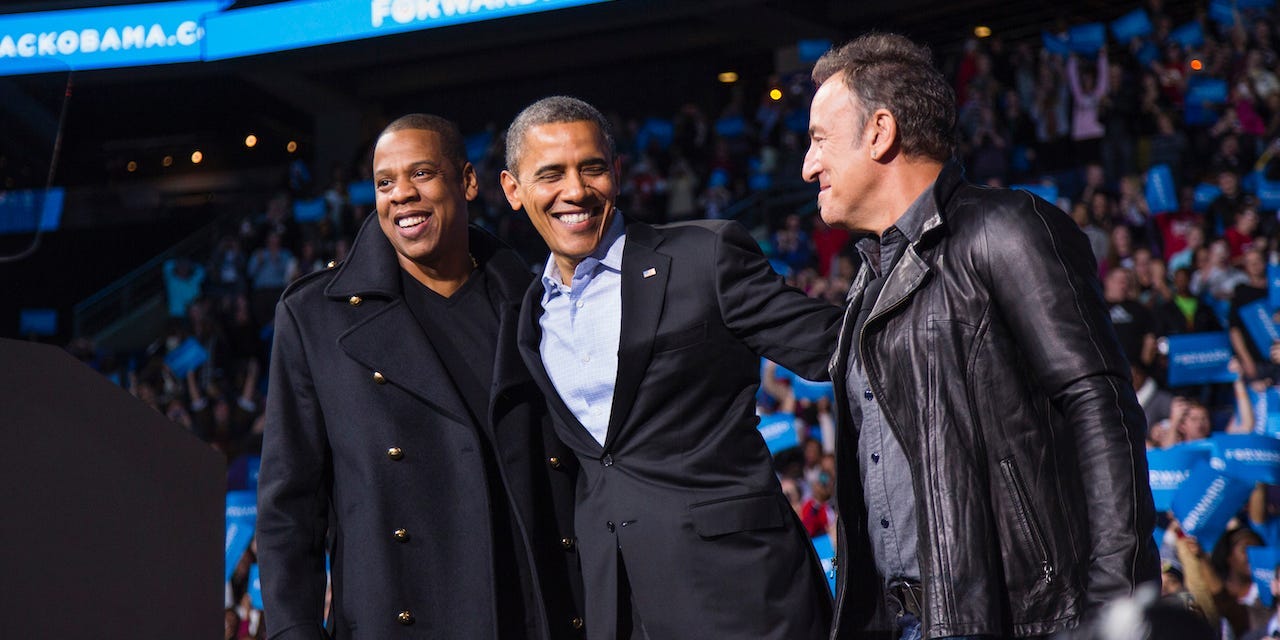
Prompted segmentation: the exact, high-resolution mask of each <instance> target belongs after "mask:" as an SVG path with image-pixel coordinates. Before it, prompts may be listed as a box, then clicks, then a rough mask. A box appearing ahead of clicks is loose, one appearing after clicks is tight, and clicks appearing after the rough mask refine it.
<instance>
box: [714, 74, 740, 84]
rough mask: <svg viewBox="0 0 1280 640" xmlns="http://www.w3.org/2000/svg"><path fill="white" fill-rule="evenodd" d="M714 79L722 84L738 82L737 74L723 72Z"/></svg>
mask: <svg viewBox="0 0 1280 640" xmlns="http://www.w3.org/2000/svg"><path fill="white" fill-rule="evenodd" d="M716 79H718V80H720V82H723V83H725V84H733V83H735V82H737V81H738V72H737V71H723V72H721V73H720V75H718V76H716Z"/></svg>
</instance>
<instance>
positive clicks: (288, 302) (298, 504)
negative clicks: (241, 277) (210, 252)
mask: <svg viewBox="0 0 1280 640" xmlns="http://www.w3.org/2000/svg"><path fill="white" fill-rule="evenodd" d="M373 164H374V166H373V170H374V183H375V186H376V205H377V213H376V214H374V215H371V216H369V218H368V220H366V221H365V223H364V226H363V227H362V228H361V230H360V233H359V235H358V236H357V237H356V241H355V243H354V245H353V246H352V248H351V252H350V254H349V257H348V259H347V260H346V262H345V263H344V264H342V265H341V266H340V267H335V268H331V269H329V270H327V271H323V272H318V273H315V274H312V275H310V276H307V277H305V278H303V279H301V280H300V281H298V283H297V284H295V285H293V286H292V287H291V288H290V289H289V290H288V291H286V292H285V294H284V297H283V299H282V300H281V301H280V304H279V306H278V307H277V310H276V333H275V344H274V347H273V348H274V350H273V353H272V357H271V393H270V395H269V397H268V403H267V427H266V431H265V433H264V438H263V439H264V441H263V459H262V470H261V474H260V480H259V487H260V489H259V511H258V557H259V561H260V563H261V566H262V586H263V589H262V592H263V598H264V601H265V604H266V621H267V631H268V634H269V637H271V638H273V640H274V639H286V638H287V639H292V638H299V639H303V638H305V639H308V640H314V639H316V638H322V637H332V638H376V639H379V640H383V639H387V638H440V637H449V638H468V639H469V640H472V639H475V640H524V639H527V638H574V637H577V636H579V635H581V632H580V631H579V629H580V628H581V627H582V619H581V618H580V617H577V616H576V614H575V612H574V610H573V605H572V602H573V597H572V595H571V594H572V593H573V591H574V589H573V588H572V587H571V584H570V580H569V576H570V575H574V574H576V573H577V571H576V567H571V566H570V565H568V564H566V562H565V555H564V552H563V551H562V550H561V549H560V539H561V538H562V537H564V536H565V535H570V534H567V533H565V532H562V531H560V530H559V528H560V525H564V526H566V527H567V526H569V525H570V518H571V512H572V480H571V477H570V475H569V474H568V473H566V472H569V471H570V470H571V469H572V467H573V465H572V464H571V461H570V460H569V459H568V458H569V456H568V455H567V452H566V453H561V452H560V451H559V450H558V447H561V446H562V445H559V444H558V443H557V442H556V440H555V437H554V435H553V434H552V433H551V428H550V424H549V422H548V421H547V420H546V419H545V418H546V407H545V403H544V401H543V399H542V397H541V395H540V394H539V392H538V389H537V386H536V385H535V384H534V383H533V380H532V378H531V377H530V376H529V373H528V371H527V369H526V368H525V366H524V364H523V362H521V358H520V356H519V355H518V353H517V352H516V346H515V337H516V332H515V321H516V318H517V311H518V309H519V303H520V296H521V294H522V293H523V292H524V290H525V289H526V288H527V287H528V285H529V281H530V279H531V278H530V274H529V271H528V269H527V268H526V266H525V264H524V263H523V262H522V261H521V260H519V259H518V258H517V257H516V255H515V254H514V253H513V252H512V251H511V250H510V249H507V248H505V247H503V246H502V245H501V244H500V243H498V241H497V240H496V239H495V238H493V237H492V236H490V235H488V234H487V233H484V232H483V231H481V230H479V229H476V228H469V227H468V226H467V202H468V201H470V200H472V199H473V198H475V196H476V192H477V182H476V174H475V170H474V169H473V168H472V166H471V164H470V163H469V162H467V160H466V156H465V151H464V147H463V142H462V136H461V134H460V133H459V132H458V129H457V127H456V126H454V125H453V124H452V123H451V122H449V121H447V120H444V119H442V118H439V117H436V116H431V115H425V114H412V115H409V116H405V117H403V118H400V119H398V120H396V121H395V122H393V123H391V124H390V125H389V126H388V127H387V128H386V129H385V130H384V131H383V133H382V134H381V135H380V136H379V138H378V142H377V146H376V147H375V150H374V154H373ZM544 436H545V438H544ZM546 458H551V459H554V460H557V461H559V460H564V462H562V463H559V462H558V464H556V465H554V466H555V467H556V468H555V469H551V468H549V467H548V465H546V464H544V462H543V460H544V459H546ZM557 497H562V498H563V500H557V499H556V498H557ZM558 505H562V506H563V508H561V509H560V510H559V511H557V510H556V509H555V508H554V507H555V506H558ZM557 513H559V514H560V515H561V516H562V517H561V518H559V519H557V518H556V517H555V516H556V514H557ZM326 555H327V556H328V558H329V559H331V561H332V586H333V601H332V607H331V609H330V611H329V615H328V621H327V622H328V624H327V627H328V629H327V634H326V632H325V630H323V629H322V628H321V624H322V621H324V618H325V559H326Z"/></svg>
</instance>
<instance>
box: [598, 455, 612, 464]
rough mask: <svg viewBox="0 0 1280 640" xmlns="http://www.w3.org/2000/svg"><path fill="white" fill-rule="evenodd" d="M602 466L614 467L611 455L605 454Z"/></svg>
mask: <svg viewBox="0 0 1280 640" xmlns="http://www.w3.org/2000/svg"><path fill="white" fill-rule="evenodd" d="M600 464H601V465H602V466H605V467H612V466H613V456H611V455H609V454H607V453H606V454H604V457H603V458H601V459H600Z"/></svg>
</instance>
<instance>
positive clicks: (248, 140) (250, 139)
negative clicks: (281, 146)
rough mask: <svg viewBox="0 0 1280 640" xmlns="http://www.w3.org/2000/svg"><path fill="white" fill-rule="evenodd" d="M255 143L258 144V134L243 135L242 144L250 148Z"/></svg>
mask: <svg viewBox="0 0 1280 640" xmlns="http://www.w3.org/2000/svg"><path fill="white" fill-rule="evenodd" d="M257 144H258V136H255V135H253V134H252V133H251V134H249V135H247V136H245V137H244V146H246V147H249V148H250V149H252V148H253V147H254V145H257Z"/></svg>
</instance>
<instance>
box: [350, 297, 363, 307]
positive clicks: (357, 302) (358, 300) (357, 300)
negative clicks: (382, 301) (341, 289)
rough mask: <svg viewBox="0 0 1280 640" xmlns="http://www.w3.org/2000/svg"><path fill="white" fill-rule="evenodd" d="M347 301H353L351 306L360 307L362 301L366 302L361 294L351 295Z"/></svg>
mask: <svg viewBox="0 0 1280 640" xmlns="http://www.w3.org/2000/svg"><path fill="white" fill-rule="evenodd" d="M347 302H349V303H351V306H353V307H358V306H360V303H361V302H364V298H361V297H360V296H351V297H350V298H347Z"/></svg>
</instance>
